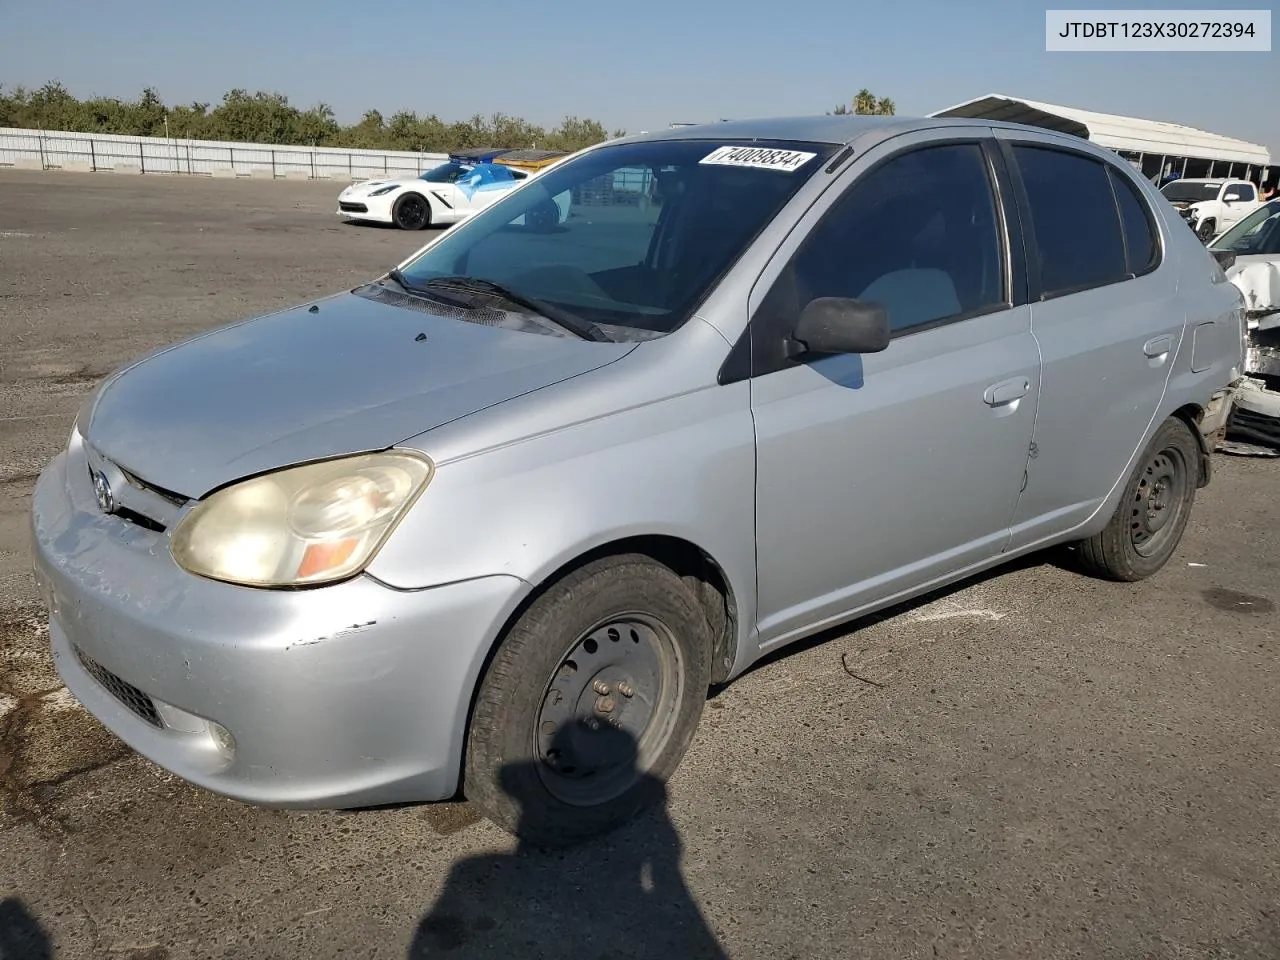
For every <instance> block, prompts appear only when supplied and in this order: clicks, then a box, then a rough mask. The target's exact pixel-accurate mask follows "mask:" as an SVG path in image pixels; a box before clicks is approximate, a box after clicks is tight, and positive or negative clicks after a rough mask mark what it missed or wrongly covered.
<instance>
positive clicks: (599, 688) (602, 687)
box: [591, 680, 609, 697]
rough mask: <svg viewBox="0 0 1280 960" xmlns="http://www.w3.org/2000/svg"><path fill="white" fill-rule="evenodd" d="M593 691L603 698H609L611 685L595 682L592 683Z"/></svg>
mask: <svg viewBox="0 0 1280 960" xmlns="http://www.w3.org/2000/svg"><path fill="white" fill-rule="evenodd" d="M591 689H592V690H594V691H595V692H596V693H598V694H600V696H602V697H607V696H608V695H609V685H608V684H607V683H605V682H604V681H603V680H593V681H592V682H591Z"/></svg>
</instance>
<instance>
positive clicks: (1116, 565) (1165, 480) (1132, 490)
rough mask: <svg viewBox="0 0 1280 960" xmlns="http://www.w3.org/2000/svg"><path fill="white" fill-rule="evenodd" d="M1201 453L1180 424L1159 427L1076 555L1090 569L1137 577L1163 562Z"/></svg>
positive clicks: (1178, 535) (1182, 523)
mask: <svg viewBox="0 0 1280 960" xmlns="http://www.w3.org/2000/svg"><path fill="white" fill-rule="evenodd" d="M1200 456H1201V452H1200V444H1199V442H1198V441H1197V440H1196V438H1195V436H1194V435H1193V434H1192V433H1191V428H1190V427H1188V426H1187V425H1186V424H1185V423H1183V422H1182V421H1181V420H1179V419H1178V418H1176V417H1171V418H1170V419H1168V420H1166V421H1165V422H1164V423H1163V424H1162V425H1161V426H1160V429H1159V430H1157V431H1156V435H1155V436H1154V437H1152V438H1151V442H1150V443H1149V444H1147V448H1146V450H1144V451H1143V453H1142V457H1141V459H1140V460H1139V461H1138V466H1137V468H1136V469H1135V470H1134V472H1133V474H1132V475H1131V476H1130V477H1129V481H1128V483H1127V484H1126V485H1125V489H1124V495H1123V496H1122V497H1121V499H1120V505H1119V506H1118V507H1116V512H1115V513H1114V514H1113V515H1112V517H1111V520H1110V521H1109V522H1108V523H1107V525H1106V527H1104V528H1103V530H1102V532H1101V533H1097V534H1095V535H1094V536H1092V537H1090V538H1089V539H1088V540H1084V541H1081V543H1080V559H1081V561H1082V562H1083V564H1084V566H1085V567H1086V569H1087V570H1088V571H1089V572H1090V573H1093V574H1095V575H1097V576H1100V577H1105V578H1106V579H1109V580H1121V581H1134V580H1142V579H1145V578H1146V577H1149V576H1151V575H1152V574H1153V573H1155V572H1156V571H1158V570H1159V569H1160V568H1161V567H1163V566H1164V565H1165V563H1167V562H1168V560H1169V557H1171V556H1172V555H1173V551H1174V550H1176V549H1177V547H1178V543H1179V542H1180V541H1181V540H1182V532H1183V530H1185V529H1186V526H1187V520H1188V519H1189V518H1190V516H1191V506H1192V504H1193V503H1194V502H1195V497H1196V487H1197V486H1198V483H1199V476H1200Z"/></svg>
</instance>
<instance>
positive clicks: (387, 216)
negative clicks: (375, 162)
mask: <svg viewBox="0 0 1280 960" xmlns="http://www.w3.org/2000/svg"><path fill="white" fill-rule="evenodd" d="M394 199H395V195H389V196H382V197H369V196H361V195H358V194H357V195H354V196H353V195H351V194H349V193H347V191H345V190H344V191H342V193H340V194H339V195H338V209H337V211H336V212H337V214H338V216H340V217H345V218H346V219H348V220H372V221H375V222H377V223H392V222H393V220H392V217H391V203H392V201H393V200H394Z"/></svg>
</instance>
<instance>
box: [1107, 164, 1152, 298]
mask: <svg viewBox="0 0 1280 960" xmlns="http://www.w3.org/2000/svg"><path fill="white" fill-rule="evenodd" d="M1111 185H1112V186H1113V187H1114V188H1115V193H1116V203H1117V204H1118V205H1119V207H1120V225H1121V228H1122V229H1123V232H1124V247H1125V257H1126V262H1127V264H1128V267H1129V273H1131V274H1133V275H1134V276H1138V275H1140V274H1143V273H1146V272H1147V271H1148V270H1150V269H1151V268H1152V267H1154V266H1155V264H1156V257H1157V249H1158V248H1157V246H1156V235H1155V231H1154V230H1153V229H1152V225H1151V217H1150V216H1148V214H1147V211H1148V209H1149V208H1148V207H1147V204H1146V201H1145V200H1143V199H1142V197H1141V196H1139V194H1138V191H1137V188H1136V187H1134V185H1133V184H1132V183H1130V182H1129V179H1128V178H1127V177H1125V176H1124V175H1123V174H1121V173H1120V172H1119V171H1117V170H1112V171H1111Z"/></svg>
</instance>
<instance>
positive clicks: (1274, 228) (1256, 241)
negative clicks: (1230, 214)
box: [1209, 199, 1280, 256]
mask: <svg viewBox="0 0 1280 960" xmlns="http://www.w3.org/2000/svg"><path fill="white" fill-rule="evenodd" d="M1209 249H1211V250H1227V251H1230V252H1231V253H1238V254H1242V255H1245V256H1247V255H1249V254H1258V253H1264V254H1272V253H1275V254H1280V199H1277V200H1272V201H1270V202H1268V203H1264V204H1263V205H1262V206H1260V207H1259V208H1258V209H1257V210H1255V211H1253V213H1251V214H1249V215H1248V216H1247V217H1245V218H1244V219H1243V220H1241V221H1240V222H1239V223H1237V224H1236V225H1235V226H1234V227H1232V228H1231V229H1230V230H1228V231H1227V232H1226V233H1224V234H1223V235H1222V236H1220V237H1219V238H1218V239H1217V240H1215V241H1214V242H1213V243H1212V244H1210V246H1209Z"/></svg>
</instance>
